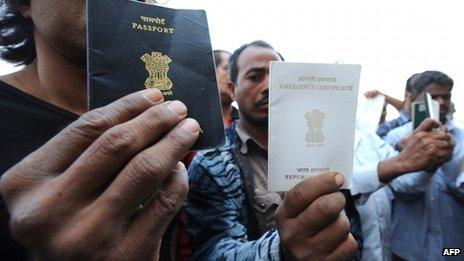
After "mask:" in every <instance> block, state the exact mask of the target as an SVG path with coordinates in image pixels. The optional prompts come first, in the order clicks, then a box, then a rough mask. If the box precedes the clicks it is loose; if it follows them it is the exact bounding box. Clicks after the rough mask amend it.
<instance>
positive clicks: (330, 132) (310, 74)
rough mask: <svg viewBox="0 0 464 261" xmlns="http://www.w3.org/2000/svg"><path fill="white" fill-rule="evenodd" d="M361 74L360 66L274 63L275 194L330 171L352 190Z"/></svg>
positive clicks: (271, 166) (271, 106) (272, 133)
mask: <svg viewBox="0 0 464 261" xmlns="http://www.w3.org/2000/svg"><path fill="white" fill-rule="evenodd" d="M360 72H361V66H359V65H347V64H309V63H290V62H272V63H271V70H270V85H269V91H270V93H269V147H268V153H269V155H268V156H269V157H268V159H269V176H268V180H269V184H268V188H269V190H270V191H288V190H290V189H291V188H293V187H294V186H295V185H296V184H297V183H299V182H300V181H302V180H304V179H306V178H309V177H312V176H316V175H320V174H323V173H326V172H329V171H337V172H340V173H342V174H343V175H344V176H345V184H344V185H343V188H350V187H351V183H352V171H353V146H354V133H355V123H356V105H357V97H358V86H359V76H360Z"/></svg>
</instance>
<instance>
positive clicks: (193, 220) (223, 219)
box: [184, 122, 362, 260]
mask: <svg viewBox="0 0 464 261" xmlns="http://www.w3.org/2000/svg"><path fill="white" fill-rule="evenodd" d="M235 125H236V122H235V123H233V124H232V125H231V126H230V127H229V128H228V129H227V130H226V136H227V141H226V144H225V145H224V146H222V147H219V148H216V149H213V150H207V151H202V152H199V153H198V154H197V156H196V157H195V159H194V160H193V162H192V163H191V165H190V167H189V186H190V192H189V195H188V198H187V200H186V202H185V204H184V207H185V211H186V213H187V222H188V228H187V231H188V233H189V235H190V238H191V242H192V249H193V259H194V260H198V259H199V260H280V239H279V234H278V232H277V230H275V229H271V230H269V231H267V232H265V233H264V234H263V235H260V234H259V233H258V232H257V227H258V224H257V222H256V217H255V216H254V214H253V211H252V210H251V208H250V204H248V201H247V198H246V191H247V188H246V185H245V182H244V180H243V178H247V177H244V176H245V175H242V173H241V169H240V166H239V164H238V162H237V160H236V158H235V157H234V150H235V149H236V143H237V142H238V136H237V133H236V132H235ZM346 194H349V193H345V195H346ZM352 202H353V201H352V200H350V198H348V200H347V207H346V208H345V210H346V212H347V215H348V217H349V218H350V222H351V230H352V234H353V235H354V236H355V238H356V239H359V240H358V244H359V249H361V246H362V242H361V241H362V239H361V238H362V236H361V233H362V232H361V227H360V220H359V215H357V212H356V210H354V205H353V204H350V203H352ZM352 211H354V212H355V213H354V219H353V218H351V217H352V216H353V215H350V213H353V212H352ZM358 256H360V252H359V253H358Z"/></svg>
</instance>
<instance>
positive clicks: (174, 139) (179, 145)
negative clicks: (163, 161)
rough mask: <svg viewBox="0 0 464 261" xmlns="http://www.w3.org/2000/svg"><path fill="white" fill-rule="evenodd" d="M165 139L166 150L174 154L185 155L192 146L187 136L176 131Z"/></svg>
mask: <svg viewBox="0 0 464 261" xmlns="http://www.w3.org/2000/svg"><path fill="white" fill-rule="evenodd" d="M164 141H165V147H166V150H167V151H168V152H170V153H172V154H173V155H184V154H185V153H187V151H188V149H189V148H190V147H189V146H188V143H189V142H188V141H187V140H186V138H185V137H184V136H182V135H178V133H175V132H172V133H169V134H168V135H167V136H166V138H165V140H164Z"/></svg>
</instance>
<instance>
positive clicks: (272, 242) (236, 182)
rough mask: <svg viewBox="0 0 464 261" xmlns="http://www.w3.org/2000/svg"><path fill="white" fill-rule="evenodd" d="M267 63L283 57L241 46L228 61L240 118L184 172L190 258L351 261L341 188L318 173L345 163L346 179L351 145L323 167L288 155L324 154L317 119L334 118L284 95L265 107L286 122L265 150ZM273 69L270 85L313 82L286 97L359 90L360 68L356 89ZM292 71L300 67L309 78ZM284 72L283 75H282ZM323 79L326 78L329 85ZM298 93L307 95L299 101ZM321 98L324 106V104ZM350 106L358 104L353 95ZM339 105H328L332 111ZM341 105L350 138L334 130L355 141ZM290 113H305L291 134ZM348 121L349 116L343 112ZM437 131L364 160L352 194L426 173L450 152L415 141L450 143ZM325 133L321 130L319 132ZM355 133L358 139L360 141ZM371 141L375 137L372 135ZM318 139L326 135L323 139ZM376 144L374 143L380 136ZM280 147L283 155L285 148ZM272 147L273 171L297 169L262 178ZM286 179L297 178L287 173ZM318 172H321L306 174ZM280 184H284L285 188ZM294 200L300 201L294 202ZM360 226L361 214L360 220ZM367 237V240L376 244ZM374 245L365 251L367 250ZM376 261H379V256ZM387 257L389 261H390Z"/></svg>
mask: <svg viewBox="0 0 464 261" xmlns="http://www.w3.org/2000/svg"><path fill="white" fill-rule="evenodd" d="M272 61H280V59H279V57H278V55H277V53H276V52H275V51H274V50H273V49H272V47H271V46H269V45H268V44H266V43H263V42H261V41H257V42H253V43H250V44H247V45H244V46H242V47H241V48H240V49H238V50H237V51H235V53H234V54H233V55H232V58H231V63H230V65H231V70H230V75H231V80H232V82H233V83H234V87H235V95H236V100H237V102H238V104H239V106H240V113H241V117H240V120H238V121H236V122H235V123H234V124H233V125H232V127H231V128H229V129H228V130H227V136H228V142H227V144H226V145H225V146H223V147H220V148H217V149H215V150H209V151H204V152H201V153H200V155H199V156H198V157H197V158H196V159H195V160H194V161H193V164H192V165H191V167H190V168H189V175H190V182H189V183H190V194H189V197H188V199H187V202H186V204H185V207H186V211H187V213H188V217H189V222H190V223H189V233H190V235H191V238H192V239H193V240H194V241H193V251H194V257H195V258H200V259H218V258H219V259H220V258H225V259H246V258H249V259H253V258H254V259H266V258H267V259H278V257H282V256H283V257H286V256H289V257H294V258H297V259H311V258H316V259H322V258H328V259H331V258H332V257H334V254H336V255H337V256H336V259H350V258H352V257H353V256H352V255H353V254H354V251H355V245H356V244H355V240H354V238H353V237H352V235H351V234H349V232H348V231H349V223H348V220H347V218H346V216H345V214H343V213H342V212H341V211H342V209H343V208H344V205H345V199H344V197H343V196H342V194H341V193H340V192H338V190H339V189H340V188H342V184H341V183H337V182H334V181H333V178H334V173H325V174H324V172H323V171H324V170H325V171H336V170H337V169H331V168H330V166H334V164H332V163H331V161H337V162H339V163H340V162H341V161H346V162H347V164H345V165H346V168H347V169H348V170H347V171H348V172H351V171H352V170H351V169H352V168H353V161H352V158H353V157H352V154H351V153H353V147H352V146H353V141H349V140H347V141H346V140H345V141H344V140H342V141H340V142H346V143H347V144H345V146H347V154H349V155H345V154H343V153H339V152H337V151H333V152H331V154H330V155H327V156H326V158H324V159H323V160H324V161H321V160H318V161H312V160H311V157H308V156H306V157H304V156H303V157H301V155H298V154H303V152H299V153H297V154H295V153H294V152H293V151H291V149H292V148H299V147H300V146H303V147H304V148H308V149H314V148H316V149H318V148H320V147H321V146H324V141H325V142H329V141H330V139H331V137H330V135H324V132H325V133H327V132H329V131H334V129H332V130H328V129H325V128H324V124H323V123H322V124H321V123H320V121H321V118H322V120H323V119H324V116H327V117H330V116H332V115H331V114H330V112H327V109H323V107H324V105H325V104H324V101H322V100H321V101H319V102H320V104H321V106H320V109H319V110H318V111H315V109H314V108H309V109H307V108H299V107H305V106H313V107H314V106H317V103H316V102H314V103H313V104H311V102H306V103H304V102H303V103H298V102H295V100H291V99H290V100H287V102H286V103H285V102H284V101H285V99H287V98H288V97H285V94H282V96H281V97H279V96H278V95H277V96H274V97H273V98H272V99H271V104H270V106H271V113H274V112H275V111H273V110H277V112H275V113H276V114H279V113H280V115H282V116H280V117H284V118H285V120H289V122H286V123H282V122H280V124H281V128H282V129H281V130H280V131H278V130H276V128H273V127H272V122H271V128H270V129H269V131H270V133H269V135H271V139H270V141H271V142H273V141H274V142H278V143H280V144H278V145H277V146H276V144H274V147H273V148H270V147H269V146H270V145H271V144H269V146H268V143H267V142H268V136H269V135H268V128H267V124H268V118H269V115H268V113H267V110H266V109H267V106H263V104H266V102H267V101H268V93H269V87H268V77H269V67H270V63H271V62H272ZM275 65H278V66H282V69H281V71H280V72H279V71H277V72H274V71H272V73H273V74H271V77H276V75H277V76H278V75H279V73H280V74H281V75H283V77H279V78H278V79H274V81H273V82H276V81H275V80H282V79H283V80H284V81H288V77H292V76H291V75H298V76H301V77H296V78H295V81H299V80H302V81H305V82H307V81H311V83H305V84H298V83H287V84H282V85H280V84H279V85H277V87H279V86H283V88H282V89H283V90H286V91H291V92H298V91H302V90H303V91H313V92H318V91H320V92H327V93H331V92H349V91H351V90H354V91H356V90H355V89H354V87H356V88H357V83H356V81H357V79H356V77H357V76H356V74H357V75H359V69H358V72H356V71H355V70H354V71H352V72H351V74H350V73H348V74H347V76H348V75H353V73H354V83H352V84H347V83H346V81H347V76H345V77H343V76H341V77H340V76H339V75H338V77H336V78H337V80H336V79H335V77H327V74H332V75H333V74H335V71H336V69H335V68H334V67H330V65H328V66H325V65H322V66H320V65H316V66H314V65H309V66H314V68H315V69H312V70H307V69H308V68H310V67H309V66H308V65H298V64H297V66H295V64H291V63H287V64H272V66H273V67H274V66H275ZM285 66H289V67H285ZM291 66H293V68H292V67H291ZM334 66H339V65H334ZM298 67H305V68H306V70H304V69H301V68H298ZM323 67H325V68H324V70H321V69H320V68H323ZM274 68H276V67H274ZM353 68H354V67H353ZM286 69H288V70H287V71H285V70H286ZM318 69H319V70H320V71H319V72H318V74H319V75H320V76H319V77H318V76H316V75H314V77H313V75H311V76H305V75H301V74H302V73H304V72H305V71H310V72H313V73H314V72H317V70H318ZM354 69H356V68H354ZM271 70H272V69H271ZM299 70H301V72H300V71H299ZM298 73H300V74H298ZM324 74H326V76H325V77H324V76H323V75H324ZM318 78H320V79H319V81H320V82H326V81H333V82H335V81H338V82H343V81H345V83H342V85H340V86H339V85H337V84H326V83H325V84H318V83H317V81H318ZM271 85H272V84H271ZM272 91H274V90H272ZM298 95H299V96H304V95H305V94H301V93H300V94H298ZM310 95H311V94H310ZM329 96H330V94H329ZM273 99H274V100H273ZM279 99H280V100H279ZM326 99H328V100H329V98H326ZM350 99H351V101H352V102H353V103H355V102H356V95H353V97H350ZM273 101H275V102H280V103H282V106H280V109H281V110H280V111H279V110H278V109H276V108H275V107H273V106H275V103H272V102H273ZM329 104H330V103H329ZM337 105H339V104H337ZM337 105H336V104H333V105H332V106H337ZM343 105H344V106H347V107H346V108H344V110H345V111H346V110H350V108H351V112H352V115H351V116H350V117H345V118H343V116H342V117H340V119H341V120H342V123H343V122H345V123H346V124H348V125H349V126H351V128H352V130H347V129H346V128H339V129H335V130H336V131H340V132H343V131H344V132H345V133H346V132H347V131H350V132H351V134H349V135H348V136H346V138H345V139H353V140H354V131H355V130H354V121H355V116H354V112H353V111H354V108H355V104H343ZM285 106H286V107H287V108H285ZM292 110H294V111H295V110H303V111H302V112H301V113H300V114H301V118H302V123H298V124H301V125H302V126H303V127H302V128H296V127H295V126H294V125H293V123H292V121H297V120H298V119H297V115H298V113H292V112H291V111H292ZM308 111H309V113H308ZM324 111H325V112H326V113H324ZM347 113H348V114H349V112H347ZM321 114H324V115H321ZM286 115H288V116H286ZM342 115H344V116H345V115H347V114H342ZM273 117H276V116H275V114H272V115H271V121H274V120H275V119H274V118H273ZM350 118H351V119H350ZM280 120H281V119H280ZM350 121H352V122H350ZM274 123H275V122H274ZM328 124H330V123H328ZM332 124H334V123H332ZM346 124H345V126H346ZM436 124H437V123H435V122H433V121H427V122H425V123H424V124H423V125H422V126H421V127H420V128H419V130H417V131H416V132H415V133H414V134H413V135H412V136H411V137H410V138H409V141H410V142H409V143H408V145H407V146H406V148H405V149H404V150H403V151H402V152H401V154H399V155H397V154H395V153H386V154H385V155H383V154H382V152H379V155H378V157H376V158H374V157H372V156H371V157H370V159H369V160H368V161H369V163H371V164H369V166H368V167H366V168H364V169H355V170H354V174H353V175H354V181H353V189H355V191H354V192H353V193H354V194H359V193H361V194H362V193H366V197H369V194H371V193H372V192H375V191H376V190H377V189H379V188H380V187H382V185H381V184H384V183H388V182H390V181H391V180H393V179H394V178H396V177H398V176H400V175H402V174H404V173H408V172H412V171H416V170H421V169H424V168H426V167H427V166H428V164H429V163H430V160H431V159H432V158H433V157H437V156H438V155H442V154H447V153H448V154H449V151H450V150H449V148H448V147H447V148H443V149H438V148H437V149H433V150H427V152H425V147H426V146H427V144H425V143H421V142H418V141H419V140H420V139H425V140H428V141H430V142H439V141H437V140H439V139H447V138H448V137H447V136H446V135H444V137H441V136H440V137H436V135H435V134H433V133H431V132H430V129H432V128H433V127H434V126H436ZM321 125H322V128H320V129H317V127H321ZM311 127H312V128H311ZM321 132H322V135H321ZM360 134H361V135H362V133H360ZM272 135H274V137H272ZM277 135H281V137H277ZM339 135H343V134H339ZM372 135H373V136H375V134H372ZM433 135H435V136H433ZM293 136H295V137H296V138H300V139H302V141H301V142H299V143H300V144H297V143H296V142H292V139H293V138H294V137H293ZM321 136H323V137H322V138H321ZM350 136H352V137H350ZM375 138H377V140H380V139H379V138H378V137H376V136H375ZM381 142H382V141H380V143H381ZM286 143H288V144H286ZM368 143H369V144H368ZM321 144H322V145H321ZM362 144H364V145H361V146H362V147H363V148H364V149H366V148H367V149H368V150H369V151H370V153H373V151H372V150H374V151H375V150H377V149H378V147H376V144H375V143H373V144H371V141H370V140H366V138H362ZM327 145H329V144H327ZM285 146H287V147H288V148H287V149H285ZM350 146H351V148H350ZM386 146H388V145H386ZM269 149H274V150H275V152H272V153H270V157H271V158H269V159H270V160H271V159H272V157H273V156H275V155H273V153H276V154H279V159H280V160H281V161H279V162H280V163H279V164H276V162H275V161H274V162H271V164H270V166H271V167H273V166H274V165H273V164H276V165H275V167H280V168H286V167H287V168H288V167H290V168H292V167H293V169H290V170H288V171H283V172H282V173H281V174H280V173H279V170H278V168H277V169H273V170H271V169H269V172H268V169H267V157H266V156H267V150H269ZM390 149H391V148H390ZM350 150H351V151H350ZM389 151H391V150H389ZM356 153H359V151H357V152H356ZM285 154H287V155H285ZM289 157H294V158H295V159H297V160H298V159H299V161H297V163H295V164H294V165H292V164H293V163H291V162H292V161H291V160H292V159H290V160H289ZM282 159H283V160H282ZM285 159H287V160H285ZM324 162H325V164H326V165H324V166H321V167H313V166H311V164H321V163H322V164H324ZM364 162H365V161H364ZM297 164H301V165H302V166H298V165H297ZM355 166H358V165H355ZM370 170H372V171H370ZM290 171H294V172H295V173H290ZM319 171H320V173H311V172H319ZM268 173H269V174H268ZM343 174H345V173H343ZM347 174H348V175H349V174H350V173H347ZM268 175H269V176H268ZM273 175H279V176H273ZM367 176H369V177H367ZM335 177H336V178H337V179H338V178H340V180H338V181H341V180H342V179H341V175H340V174H335ZM276 178H278V179H283V180H279V181H277V182H275V183H274V185H272V182H271V189H272V186H277V188H278V189H277V190H287V189H288V190H289V191H288V192H287V193H286V195H285V197H284V195H283V193H278V192H272V191H268V190H267V189H266V185H267V184H266V183H267V182H268V180H271V179H274V180H275V179H276ZM286 178H287V179H289V181H290V182H287V181H286V180H285V179H286ZM298 179H301V180H303V181H299V180H298ZM343 180H344V182H346V183H347V184H349V183H350V182H351V178H350V177H349V176H348V177H345V178H344V179H343ZM373 180H376V182H374V183H375V184H377V185H375V184H372V183H373V182H370V181H373ZM334 184H338V185H334ZM293 186H294V187H293ZM292 187H293V188H292ZM346 187H350V186H349V185H347V186H346ZM296 199H298V200H297V201H299V203H296V202H295V200H296ZM303 209H304V210H303ZM274 213H275V214H274ZM289 213H290V215H289ZM289 217H290V220H291V217H296V218H293V220H291V221H290V220H288V218H289ZM365 217H366V218H368V219H371V220H372V219H374V218H376V216H365ZM362 218H363V216H361V219H362ZM287 221H290V222H287ZM363 224H364V222H363ZM366 236H367V235H366ZM370 238H371V239H372V237H370ZM373 239H375V240H378V241H377V242H378V243H379V244H382V243H384V241H382V239H381V238H376V237H375V235H374V237H373ZM366 243H370V242H366ZM337 245H338V246H337ZM371 245H372V244H371ZM371 245H369V244H368V246H371ZM339 250H343V252H338V251H339ZM334 251H335V253H334ZM371 253H373V252H371ZM374 254H375V253H374ZM387 255H388V253H387ZM376 257H378V258H379V259H382V258H383V256H382V255H378V256H376ZM373 259H375V257H373ZM386 259H387V260H388V257H387V258H386Z"/></svg>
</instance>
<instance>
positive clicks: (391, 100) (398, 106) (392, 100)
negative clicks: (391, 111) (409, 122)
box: [384, 94, 403, 111]
mask: <svg viewBox="0 0 464 261" xmlns="http://www.w3.org/2000/svg"><path fill="white" fill-rule="evenodd" d="M384 96H385V102H386V103H388V104H390V105H392V106H393V107H395V109H397V110H398V111H399V110H401V109H402V108H403V101H401V100H398V99H395V98H393V97H391V96H388V95H385V94H384Z"/></svg>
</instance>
